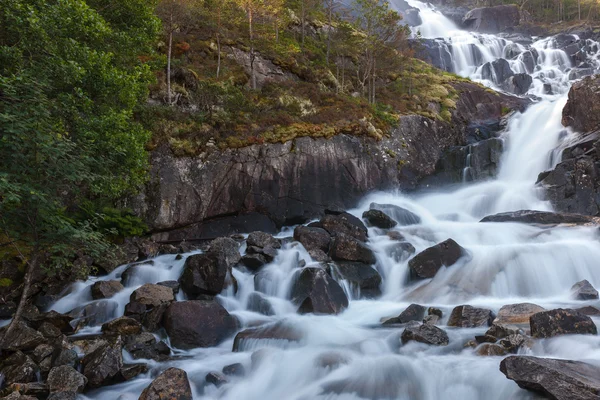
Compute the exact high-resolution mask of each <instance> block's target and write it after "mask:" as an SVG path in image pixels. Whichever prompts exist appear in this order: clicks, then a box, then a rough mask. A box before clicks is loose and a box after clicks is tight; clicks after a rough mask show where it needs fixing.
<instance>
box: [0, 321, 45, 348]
mask: <svg viewBox="0 0 600 400" xmlns="http://www.w3.org/2000/svg"><path fill="white" fill-rule="evenodd" d="M6 329H7V328H6V327H4V328H3V329H2V330H0V335H2V336H4V332H5V330H6ZM5 340H6V341H5V344H4V347H5V349H7V350H32V349H34V348H36V347H37V346H38V345H40V344H42V343H45V342H46V338H44V336H42V334H41V333H39V332H38V331H36V330H35V329H32V328H30V327H29V326H27V324H25V322H22V321H19V322H18V323H17V325H16V326H15V328H14V329H13V331H12V332H11V335H10V337H8V338H5Z"/></svg>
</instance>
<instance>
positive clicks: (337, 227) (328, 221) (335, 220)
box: [320, 212, 367, 242]
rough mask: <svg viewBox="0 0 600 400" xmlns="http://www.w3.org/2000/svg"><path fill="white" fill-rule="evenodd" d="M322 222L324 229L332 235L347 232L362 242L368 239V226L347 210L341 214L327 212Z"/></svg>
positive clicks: (346, 233)
mask: <svg viewBox="0 0 600 400" xmlns="http://www.w3.org/2000/svg"><path fill="white" fill-rule="evenodd" d="M320 223H321V226H322V227H323V229H325V230H326V231H327V232H329V234H331V235H334V236H337V235H338V234H345V235H348V236H351V237H353V238H355V239H356V240H359V241H361V242H365V241H366V240H367V227H366V226H365V224H363V222H362V221H361V220H360V219H358V218H356V217H355V216H354V215H352V214H348V213H346V212H344V213H341V214H339V215H333V214H327V215H325V216H324V217H323V218H322V219H321V221H320Z"/></svg>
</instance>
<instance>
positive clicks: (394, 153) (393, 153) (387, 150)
mask: <svg viewBox="0 0 600 400" xmlns="http://www.w3.org/2000/svg"><path fill="white" fill-rule="evenodd" d="M385 152H386V154H387V155H388V156H390V157H392V158H396V152H395V151H394V150H391V149H385Z"/></svg>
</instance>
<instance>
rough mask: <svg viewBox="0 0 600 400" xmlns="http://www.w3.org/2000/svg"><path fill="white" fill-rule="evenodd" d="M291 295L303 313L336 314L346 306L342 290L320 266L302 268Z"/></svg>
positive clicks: (299, 310) (346, 301)
mask: <svg viewBox="0 0 600 400" xmlns="http://www.w3.org/2000/svg"><path fill="white" fill-rule="evenodd" d="M291 297H292V302H293V303H294V304H296V305H297V306H298V312H300V313H303V314H304V313H315V314H338V313H340V312H342V311H343V310H344V309H346V307H348V298H347V297H346V294H345V293H344V290H343V289H342V288H341V287H340V285H339V284H338V283H337V282H336V281H335V280H334V279H333V278H332V277H331V276H329V274H327V272H325V270H324V269H321V268H305V269H303V270H302V271H301V272H300V274H299V276H298V278H297V279H296V281H295V282H294V285H293V287H292V294H291Z"/></svg>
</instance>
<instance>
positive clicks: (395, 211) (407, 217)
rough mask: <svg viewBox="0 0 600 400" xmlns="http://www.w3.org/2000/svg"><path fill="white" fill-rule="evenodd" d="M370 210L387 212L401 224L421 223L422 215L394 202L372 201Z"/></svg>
mask: <svg viewBox="0 0 600 400" xmlns="http://www.w3.org/2000/svg"><path fill="white" fill-rule="evenodd" d="M369 210H377V211H381V212H383V213H385V215H386V216H389V217H391V218H392V219H393V220H394V221H396V222H397V223H398V224H400V225H401V226H407V225H416V224H420V223H421V217H419V216H418V215H417V214H415V213H413V212H411V211H408V210H407V209H405V208H402V207H399V206H395V205H393V204H377V203H371V204H370V205H369Z"/></svg>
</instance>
